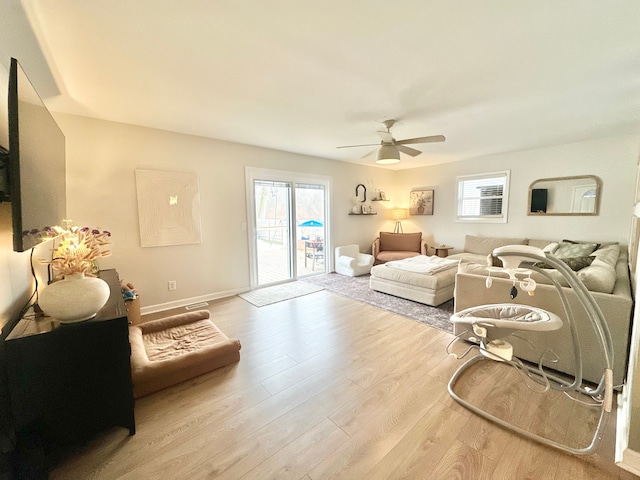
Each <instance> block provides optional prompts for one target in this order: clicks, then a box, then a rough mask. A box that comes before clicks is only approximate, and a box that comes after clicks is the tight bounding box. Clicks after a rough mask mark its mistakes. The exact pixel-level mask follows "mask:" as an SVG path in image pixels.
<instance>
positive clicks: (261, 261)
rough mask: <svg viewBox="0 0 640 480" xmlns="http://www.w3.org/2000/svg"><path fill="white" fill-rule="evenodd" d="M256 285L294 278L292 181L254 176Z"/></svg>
mask: <svg viewBox="0 0 640 480" xmlns="http://www.w3.org/2000/svg"><path fill="white" fill-rule="evenodd" d="M253 189H254V190H253V191H254V198H255V225H254V228H255V232H256V237H255V246H256V264H257V273H258V286H262V285H268V284H272V283H280V282H283V281H286V280H290V279H291V278H293V268H292V256H291V245H290V243H291V242H290V240H291V206H292V201H291V200H292V197H291V184H290V183H285V182H274V181H269V180H254V182H253Z"/></svg>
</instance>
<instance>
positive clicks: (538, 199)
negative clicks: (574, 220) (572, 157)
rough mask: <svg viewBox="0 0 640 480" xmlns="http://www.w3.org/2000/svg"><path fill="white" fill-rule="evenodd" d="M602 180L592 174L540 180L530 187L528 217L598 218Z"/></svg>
mask: <svg viewBox="0 0 640 480" xmlns="http://www.w3.org/2000/svg"><path fill="white" fill-rule="evenodd" d="M601 190H602V181H601V180H600V179H599V178H598V177H596V176H595V175H583V176H576V177H557V178H541V179H540V180H536V181H534V182H533V183H532V184H531V185H530V186H529V206H528V210H527V214H528V215H598V212H599V209H600V193H601Z"/></svg>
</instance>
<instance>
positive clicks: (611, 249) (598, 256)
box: [591, 245, 620, 268]
mask: <svg viewBox="0 0 640 480" xmlns="http://www.w3.org/2000/svg"><path fill="white" fill-rule="evenodd" d="M591 256H592V257H594V258H595V260H594V263H595V264H596V265H599V264H601V263H602V264H605V265H609V266H610V267H614V268H615V266H616V263H617V262H618V258H619V257H620V245H607V246H605V247H600V248H599V249H597V250H596V251H595V252H593V253H592V254H591Z"/></svg>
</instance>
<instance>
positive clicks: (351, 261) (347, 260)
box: [337, 255, 356, 270]
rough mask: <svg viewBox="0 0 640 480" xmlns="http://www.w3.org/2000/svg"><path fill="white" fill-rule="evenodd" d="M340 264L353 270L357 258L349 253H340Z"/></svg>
mask: <svg viewBox="0 0 640 480" xmlns="http://www.w3.org/2000/svg"><path fill="white" fill-rule="evenodd" d="M337 263H338V266H340V267H344V268H349V269H351V270H353V269H354V268H355V267H356V259H355V258H353V257H348V256H347V255H340V256H339V257H338V262H337Z"/></svg>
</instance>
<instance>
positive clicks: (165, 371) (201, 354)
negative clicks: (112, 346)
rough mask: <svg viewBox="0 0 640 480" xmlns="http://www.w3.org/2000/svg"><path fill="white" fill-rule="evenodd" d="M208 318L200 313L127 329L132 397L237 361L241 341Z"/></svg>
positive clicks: (186, 314)
mask: <svg viewBox="0 0 640 480" xmlns="http://www.w3.org/2000/svg"><path fill="white" fill-rule="evenodd" d="M209 315H210V314H209V312H208V311H207V310H199V311H196V312H189V313H183V314H178V315H173V316H170V317H167V318H163V319H160V320H152V321H149V322H145V323H141V324H138V325H132V326H130V327H129V342H130V343H131V378H132V380H133V392H134V397H135V398H140V397H142V396H144V395H148V394H150V393H153V392H155V391H158V390H161V389H163V388H167V387H169V386H171V385H174V384H176V383H179V382H182V381H185V380H188V379H190V378H193V377H196V376H198V375H202V374H203V373H206V372H209V371H211V370H214V369H216V368H220V367H224V366H225V365H229V364H230V363H234V362H237V361H238V360H240V341H239V340H237V339H229V338H228V337H227V336H226V335H225V334H224V333H222V332H221V331H220V330H219V329H218V328H217V327H216V326H215V325H214V324H213V323H212V322H211V320H209Z"/></svg>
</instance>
